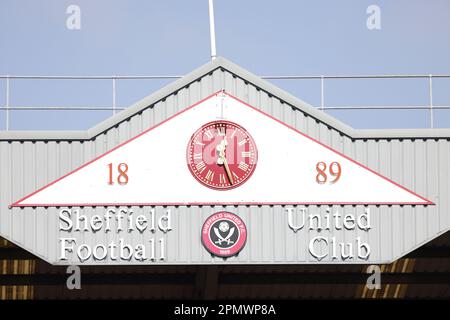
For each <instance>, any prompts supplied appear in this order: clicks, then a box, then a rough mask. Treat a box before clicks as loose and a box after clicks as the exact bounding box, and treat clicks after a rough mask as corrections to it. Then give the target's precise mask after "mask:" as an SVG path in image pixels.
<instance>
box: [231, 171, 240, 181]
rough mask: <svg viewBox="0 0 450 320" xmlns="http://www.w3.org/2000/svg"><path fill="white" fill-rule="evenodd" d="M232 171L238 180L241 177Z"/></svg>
mask: <svg viewBox="0 0 450 320" xmlns="http://www.w3.org/2000/svg"><path fill="white" fill-rule="evenodd" d="M232 173H233V177H234V178H235V179H236V180H239V179H240V177H239V176H238V175H237V174H236V173H234V172H233V171H232Z"/></svg>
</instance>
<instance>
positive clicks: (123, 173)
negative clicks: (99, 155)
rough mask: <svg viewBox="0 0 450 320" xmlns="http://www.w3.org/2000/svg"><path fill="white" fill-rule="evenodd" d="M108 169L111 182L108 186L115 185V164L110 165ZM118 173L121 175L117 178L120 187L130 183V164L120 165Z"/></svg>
mask: <svg viewBox="0 0 450 320" xmlns="http://www.w3.org/2000/svg"><path fill="white" fill-rule="evenodd" d="M108 168H109V181H108V184H110V185H113V184H114V181H113V180H114V178H113V164H112V163H110V164H108ZM117 172H118V173H119V174H118V176H117V179H116V180H117V183H118V184H120V185H125V184H127V183H128V175H127V172H128V164H126V163H123V162H122V163H120V164H119V165H118V166H117Z"/></svg>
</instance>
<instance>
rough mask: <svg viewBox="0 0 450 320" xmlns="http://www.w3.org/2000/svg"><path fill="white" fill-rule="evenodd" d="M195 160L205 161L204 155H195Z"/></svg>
mask: <svg viewBox="0 0 450 320" xmlns="http://www.w3.org/2000/svg"><path fill="white" fill-rule="evenodd" d="M193 158H194V159H195V160H201V159H203V153H201V152H200V153H194V157H193Z"/></svg>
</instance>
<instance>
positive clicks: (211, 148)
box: [186, 120, 258, 190]
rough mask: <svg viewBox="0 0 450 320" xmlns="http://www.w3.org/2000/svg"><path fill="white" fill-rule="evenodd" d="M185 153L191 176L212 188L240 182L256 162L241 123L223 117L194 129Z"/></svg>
mask: <svg viewBox="0 0 450 320" xmlns="http://www.w3.org/2000/svg"><path fill="white" fill-rule="evenodd" d="M186 156H187V164H188V168H189V171H190V172H191V173H192V175H193V177H194V178H195V179H197V181H198V182H200V183H201V184H202V185H204V186H206V187H208V188H211V189H215V190H230V189H233V188H236V187H239V186H241V185H242V184H244V183H245V182H246V181H248V179H249V178H250V177H251V175H252V174H253V172H254V171H255V168H256V164H257V162H258V150H257V148H256V144H255V141H254V140H253V138H252V136H251V135H250V134H249V133H248V132H247V130H245V129H244V128H243V127H242V126H240V125H238V124H236V123H234V122H231V121H226V120H217V121H212V122H209V123H207V124H205V125H203V126H202V127H201V128H199V129H198V130H197V131H195V133H194V134H193V135H192V137H191V139H190V140H189V143H188V146H187V152H186Z"/></svg>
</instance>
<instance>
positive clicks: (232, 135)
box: [231, 129, 237, 139]
mask: <svg viewBox="0 0 450 320" xmlns="http://www.w3.org/2000/svg"><path fill="white" fill-rule="evenodd" d="M236 132H237V129H234V131H233V133H232V134H231V138H232V139H233V137H234V135H235V134H236Z"/></svg>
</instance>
